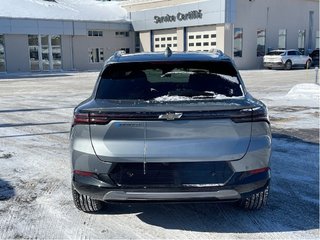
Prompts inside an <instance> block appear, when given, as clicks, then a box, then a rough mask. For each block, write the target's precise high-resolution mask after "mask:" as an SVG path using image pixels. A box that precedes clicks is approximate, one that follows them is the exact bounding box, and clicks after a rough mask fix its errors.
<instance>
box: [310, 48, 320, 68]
mask: <svg viewBox="0 0 320 240" xmlns="http://www.w3.org/2000/svg"><path fill="white" fill-rule="evenodd" d="M309 56H310V57H311V58H312V65H313V66H315V67H319V48H317V49H315V50H313V51H312V53H310V54H309Z"/></svg>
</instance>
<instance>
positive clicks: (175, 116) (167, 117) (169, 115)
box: [159, 113, 182, 121]
mask: <svg viewBox="0 0 320 240" xmlns="http://www.w3.org/2000/svg"><path fill="white" fill-rule="evenodd" d="M181 117H182V113H166V114H161V115H160V116H159V119H165V120H168V121H172V120H175V119H179V118H181Z"/></svg>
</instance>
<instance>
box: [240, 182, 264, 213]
mask: <svg viewBox="0 0 320 240" xmlns="http://www.w3.org/2000/svg"><path fill="white" fill-rule="evenodd" d="M268 195H269V185H267V186H266V187H265V188H264V189H263V190H262V191H260V192H257V193H255V194H252V195H251V196H249V197H247V198H243V199H241V200H240V201H239V206H240V207H241V208H244V209H246V210H259V209H261V208H262V207H264V206H265V205H266V204H267V200H268Z"/></svg>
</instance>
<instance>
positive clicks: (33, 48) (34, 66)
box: [28, 35, 40, 71]
mask: <svg viewBox="0 0 320 240" xmlns="http://www.w3.org/2000/svg"><path fill="white" fill-rule="evenodd" d="M28 45H29V59H30V69H31V71H37V70H40V67H39V62H40V61H39V38H38V35H29V36H28Z"/></svg>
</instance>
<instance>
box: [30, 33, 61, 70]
mask: <svg viewBox="0 0 320 240" xmlns="http://www.w3.org/2000/svg"><path fill="white" fill-rule="evenodd" d="M28 47H29V61H30V70H31V71H38V70H55V69H61V66H62V63H61V36H60V35H28Z"/></svg>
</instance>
